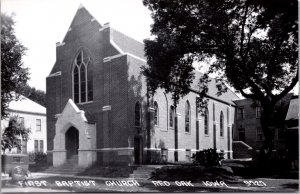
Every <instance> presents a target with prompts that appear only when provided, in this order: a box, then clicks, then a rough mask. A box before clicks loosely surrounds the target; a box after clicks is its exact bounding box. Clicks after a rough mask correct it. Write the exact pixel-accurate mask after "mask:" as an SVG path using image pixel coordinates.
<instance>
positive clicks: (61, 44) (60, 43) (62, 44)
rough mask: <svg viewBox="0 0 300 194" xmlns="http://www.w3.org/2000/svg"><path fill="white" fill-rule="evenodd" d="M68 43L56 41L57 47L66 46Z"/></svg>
mask: <svg viewBox="0 0 300 194" xmlns="http://www.w3.org/2000/svg"><path fill="white" fill-rule="evenodd" d="M65 44H66V43H64V42H57V43H56V47H60V46H64V45H65Z"/></svg>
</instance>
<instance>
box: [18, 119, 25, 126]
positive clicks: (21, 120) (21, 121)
mask: <svg viewBox="0 0 300 194" xmlns="http://www.w3.org/2000/svg"><path fill="white" fill-rule="evenodd" d="M19 121H20V123H22V124H23V125H24V117H19Z"/></svg>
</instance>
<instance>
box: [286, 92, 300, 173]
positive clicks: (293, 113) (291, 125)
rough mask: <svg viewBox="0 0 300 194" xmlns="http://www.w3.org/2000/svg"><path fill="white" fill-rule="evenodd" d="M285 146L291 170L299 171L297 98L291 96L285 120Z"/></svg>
mask: <svg viewBox="0 0 300 194" xmlns="http://www.w3.org/2000/svg"><path fill="white" fill-rule="evenodd" d="M285 124H286V131H287V132H286V133H287V134H286V144H287V150H288V158H289V160H290V162H291V168H292V169H299V98H298V96H293V97H292V99H291V101H290V104H289V109H288V112H287V115H286V118H285Z"/></svg>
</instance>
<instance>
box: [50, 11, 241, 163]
mask: <svg viewBox="0 0 300 194" xmlns="http://www.w3.org/2000/svg"><path fill="white" fill-rule="evenodd" d="M143 65H146V58H145V56H144V45H143V44H142V43H140V42H138V41H136V40H134V39H132V38H130V37H128V36H126V35H124V34H122V33H120V32H118V31H116V30H114V29H112V28H111V27H109V24H104V25H103V26H102V25H100V24H99V23H98V22H97V21H96V20H95V18H93V16H92V15H91V14H90V13H89V12H88V11H87V10H86V9H85V8H84V7H80V8H79V9H78V11H77V13H76V15H75V17H74V19H73V21H72V23H71V26H70V28H69V30H68V32H67V34H66V35H65V38H64V39H63V42H62V43H57V44H56V63H55V64H54V67H53V69H52V70H51V73H50V75H49V76H48V77H47V80H46V82H47V92H46V104H47V105H46V107H47V129H48V131H47V138H48V139H47V140H48V141H47V142H48V143H47V147H48V156H49V157H48V161H49V162H50V163H52V164H53V165H54V166H59V165H61V164H63V163H65V162H66V161H67V160H68V158H72V159H74V158H78V165H79V166H83V167H87V166H90V165H92V164H93V163H95V162H98V163H100V164H114V163H119V164H126V165H128V164H129V165H131V164H142V163H151V162H155V161H156V160H166V161H190V157H191V155H192V153H194V152H195V151H197V150H201V149H206V148H216V149H218V150H223V151H225V153H227V154H226V157H231V155H232V154H231V152H232V146H231V145H232V126H233V123H234V116H235V104H234V103H233V102H232V99H236V98H238V97H237V96H236V95H235V94H234V93H233V92H232V91H230V90H228V92H226V93H224V94H223V95H221V96H217V95H216V93H217V88H216V84H215V80H212V81H211V82H209V92H208V93H209V96H210V97H209V98H210V100H209V104H208V108H207V110H206V111H205V114H204V116H202V115H201V114H200V113H199V111H198V110H197V106H196V99H197V97H198V94H197V93H193V92H191V93H190V94H188V95H187V96H185V97H184V98H183V99H180V102H179V104H178V105H177V115H178V121H177V123H175V122H176V120H175V110H174V106H173V102H172V99H171V96H170V95H169V94H166V93H164V91H163V90H158V91H157V93H156V94H155V96H154V97H153V98H152V97H151V98H147V91H146V81H145V77H144V76H143V75H142V74H141V67H142V66H143ZM195 73H196V78H195V81H194V83H193V86H192V88H194V89H197V82H198V79H197V78H199V76H200V73H199V72H195ZM175 125H178V131H175V130H174V129H175Z"/></svg>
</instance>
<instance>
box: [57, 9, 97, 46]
mask: <svg viewBox="0 0 300 194" xmlns="http://www.w3.org/2000/svg"><path fill="white" fill-rule="evenodd" d="M90 21H93V22H94V23H95V24H96V27H97V28H101V27H102V25H101V24H100V23H99V22H98V21H97V20H96V19H95V18H94V16H93V15H92V14H91V13H90V12H89V11H88V10H87V9H86V8H85V7H84V6H83V5H82V4H80V5H79V7H78V10H77V12H76V13H75V16H74V18H73V20H72V22H71V24H70V27H69V29H68V32H67V33H66V35H65V37H64V39H63V42H67V41H68V40H69V37H71V36H69V34H70V31H71V33H72V28H76V27H77V26H79V25H81V24H83V23H86V22H90Z"/></svg>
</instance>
